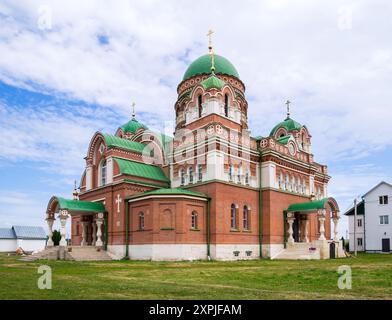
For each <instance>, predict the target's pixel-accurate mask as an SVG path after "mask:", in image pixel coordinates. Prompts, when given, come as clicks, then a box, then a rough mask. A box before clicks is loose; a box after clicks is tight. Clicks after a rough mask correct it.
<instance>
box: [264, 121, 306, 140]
mask: <svg viewBox="0 0 392 320" xmlns="http://www.w3.org/2000/svg"><path fill="white" fill-rule="evenodd" d="M280 128H284V129H286V130H287V132H291V131H294V130H297V131H300V130H301V128H302V125H301V124H300V123H298V122H297V121H294V120H293V119H291V118H289V117H287V118H286V119H285V120H284V121H282V122H280V123H278V124H277V125H276V126H275V127H274V128H273V129H272V130H271V133H270V137H272V136H274V135H275V133H276V132H277V131H278V130H279V129H280Z"/></svg>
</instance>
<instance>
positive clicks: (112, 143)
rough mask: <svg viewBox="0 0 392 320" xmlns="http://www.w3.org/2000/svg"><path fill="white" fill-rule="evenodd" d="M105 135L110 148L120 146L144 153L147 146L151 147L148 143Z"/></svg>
mask: <svg viewBox="0 0 392 320" xmlns="http://www.w3.org/2000/svg"><path fill="white" fill-rule="evenodd" d="M103 137H104V139H105V143H106V145H107V146H108V148H109V147H118V148H122V149H127V150H130V151H135V152H138V153H142V152H143V150H144V149H145V148H149V147H148V146H147V145H145V144H143V143H140V142H135V141H131V140H128V139H123V138H120V137H116V136H112V135H109V134H103Z"/></svg>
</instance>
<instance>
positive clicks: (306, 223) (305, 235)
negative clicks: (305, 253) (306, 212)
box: [304, 217, 309, 243]
mask: <svg viewBox="0 0 392 320" xmlns="http://www.w3.org/2000/svg"><path fill="white" fill-rule="evenodd" d="M308 225H309V220H308V218H307V217H306V220H305V232H304V237H305V239H304V240H305V242H306V243H309V237H308V235H309V231H308Z"/></svg>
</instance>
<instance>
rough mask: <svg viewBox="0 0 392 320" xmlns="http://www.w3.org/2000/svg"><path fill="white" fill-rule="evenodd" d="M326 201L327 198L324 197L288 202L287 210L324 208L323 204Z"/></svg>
mask: <svg viewBox="0 0 392 320" xmlns="http://www.w3.org/2000/svg"><path fill="white" fill-rule="evenodd" d="M327 202H328V198H324V199H321V200H316V201H309V202H302V203H294V204H290V205H289V207H288V208H287V212H293V211H314V210H319V209H324V208H325V204H326V203H327Z"/></svg>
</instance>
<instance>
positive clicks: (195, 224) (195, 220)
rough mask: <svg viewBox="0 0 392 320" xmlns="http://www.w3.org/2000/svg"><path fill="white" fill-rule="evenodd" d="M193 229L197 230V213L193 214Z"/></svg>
mask: <svg viewBox="0 0 392 320" xmlns="http://www.w3.org/2000/svg"><path fill="white" fill-rule="evenodd" d="M191 227H192V229H197V212H196V211H193V212H192V223H191Z"/></svg>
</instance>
